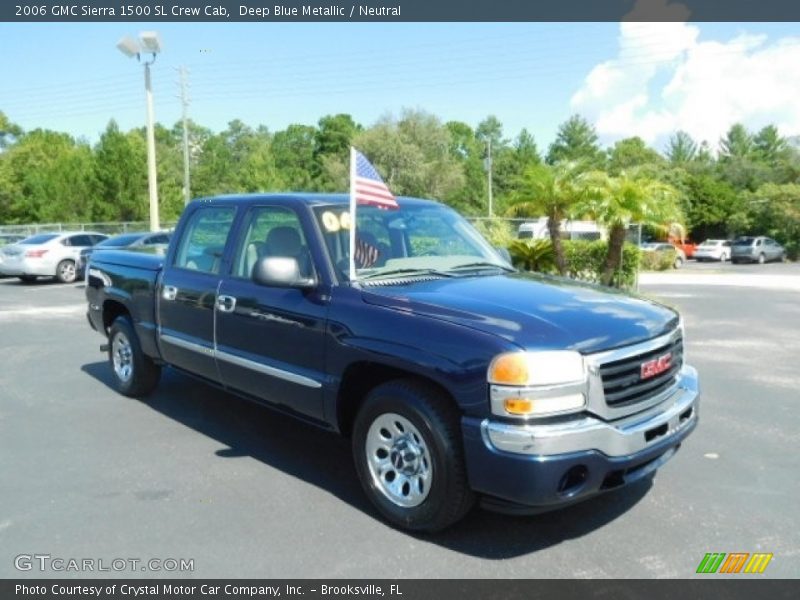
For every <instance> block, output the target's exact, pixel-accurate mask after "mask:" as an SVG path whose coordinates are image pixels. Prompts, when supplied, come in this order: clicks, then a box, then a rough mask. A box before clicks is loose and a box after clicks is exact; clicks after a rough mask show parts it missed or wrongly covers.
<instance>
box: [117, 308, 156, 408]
mask: <svg viewBox="0 0 800 600" xmlns="http://www.w3.org/2000/svg"><path fill="white" fill-rule="evenodd" d="M126 348H127V351H126ZM118 352H119V353H121V354H120V355H117V353H118ZM128 352H129V354H128ZM115 356H116V359H117V361H118V362H115ZM108 362H109V365H110V366H111V373H112V375H113V376H114V386H115V387H116V388H117V390H118V391H119V392H120V393H121V394H124V395H125V396H130V397H131V398H141V397H143V396H147V395H148V394H149V393H150V392H152V391H153V390H154V389H155V387H156V386H157V385H158V380H159V378H160V377H161V367H159V366H158V365H157V364H155V363H154V362H153V361H152V360H151V359H150V357H149V356H147V355H145V354H144V352H142V346H141V344H140V343H139V336H137V335H136V330H134V328H133V325H132V324H131V322H130V319H129V318H128V317H117V318H116V319H115V320H114V323H112V325H111V329H109V331H108ZM125 365H127V366H130V373H129V375H128V376H127V377H125V376H124V373H125V371H124V370H123V368H122V367H123V366H125Z"/></svg>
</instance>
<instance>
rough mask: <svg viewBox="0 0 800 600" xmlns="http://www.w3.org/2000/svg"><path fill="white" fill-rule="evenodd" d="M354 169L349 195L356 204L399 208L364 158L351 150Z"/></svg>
mask: <svg viewBox="0 0 800 600" xmlns="http://www.w3.org/2000/svg"><path fill="white" fill-rule="evenodd" d="M353 155H354V159H355V163H356V164H355V168H354V169H353V180H352V181H351V182H350V186H351V190H350V193H351V194H352V196H353V197H354V198H355V201H356V203H357V204H370V205H372V206H377V207H378V208H400V205H398V204H397V199H396V198H395V197H394V196H393V195H392V192H390V191H389V188H388V187H387V186H386V184H385V183H384V182H383V179H381V176H380V175H378V172H377V171H376V170H375V167H373V166H372V165H371V164H370V162H369V161H368V160H367V159H366V157H365V156H364V155H363V154H361V152H359V151H358V150H356V149H355V148H354V149H353Z"/></svg>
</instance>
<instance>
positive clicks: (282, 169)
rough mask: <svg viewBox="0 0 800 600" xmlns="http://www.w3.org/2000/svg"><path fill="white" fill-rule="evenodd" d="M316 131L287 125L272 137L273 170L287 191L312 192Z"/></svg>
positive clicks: (315, 168) (313, 187)
mask: <svg viewBox="0 0 800 600" xmlns="http://www.w3.org/2000/svg"><path fill="white" fill-rule="evenodd" d="M316 134H317V130H316V129H315V128H314V127H310V126H308V125H296V124H293V125H289V126H288V127H287V128H286V129H285V130H283V131H278V132H277V133H276V134H275V135H274V136H273V137H272V152H273V154H274V156H275V168H276V169H277V171H278V177H279V179H280V181H281V182H282V184H283V187H284V188H286V189H289V190H297V191H312V190H314V189H315V185H314V183H313V177H314V173H315V171H318V170H319V169H318V168H317V167H316V158H315V150H316Z"/></svg>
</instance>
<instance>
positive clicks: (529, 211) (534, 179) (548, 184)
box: [506, 162, 582, 275]
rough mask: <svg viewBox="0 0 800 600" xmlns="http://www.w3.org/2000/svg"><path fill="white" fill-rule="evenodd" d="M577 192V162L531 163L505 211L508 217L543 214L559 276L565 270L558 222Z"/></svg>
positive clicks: (570, 208) (574, 200)
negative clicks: (550, 164)
mask: <svg viewBox="0 0 800 600" xmlns="http://www.w3.org/2000/svg"><path fill="white" fill-rule="evenodd" d="M581 194H582V191H581V188H580V187H579V185H578V165H577V163H573V162H570V163H560V164H557V165H554V166H552V167H551V166H548V165H531V166H529V167H528V168H527V169H525V171H523V173H522V177H521V178H520V181H519V184H518V186H517V190H516V191H515V192H514V194H513V195H512V197H511V199H510V206H509V208H508V210H507V211H506V212H507V215H508V216H510V217H540V216H542V215H545V216H546V217H547V230H548V232H549V233H550V240H551V241H552V243H553V252H554V253H555V262H556V268H557V269H558V272H559V273H560V274H561V275H564V274H565V273H566V272H567V261H566V259H565V257H564V248H563V246H562V244H561V221H563V220H564V219H566V218H567V217H569V216H570V213H571V211H572V208H573V206H575V204H576V203H577V202H578V200H579V199H580V197H581Z"/></svg>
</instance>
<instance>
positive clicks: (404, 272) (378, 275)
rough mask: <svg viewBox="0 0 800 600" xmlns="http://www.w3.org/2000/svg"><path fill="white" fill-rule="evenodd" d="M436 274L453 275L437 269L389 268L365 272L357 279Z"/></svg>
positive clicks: (442, 275)
mask: <svg viewBox="0 0 800 600" xmlns="http://www.w3.org/2000/svg"><path fill="white" fill-rule="evenodd" d="M411 274H414V275H437V276H439V277H455V275H453V274H452V273H448V272H447V271H440V270H438V269H411V268H405V269H390V270H388V271H376V272H375V273H367V274H366V275H359V276H358V279H380V278H382V277H390V276H393V275H411Z"/></svg>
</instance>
